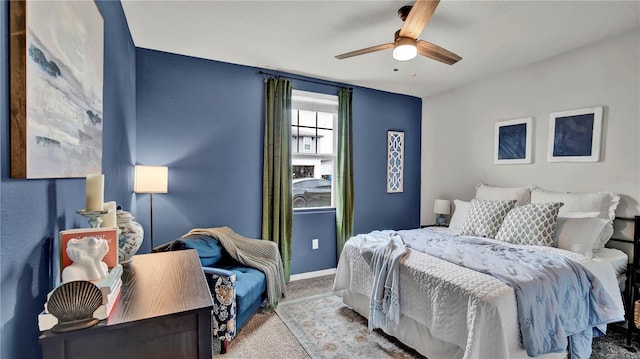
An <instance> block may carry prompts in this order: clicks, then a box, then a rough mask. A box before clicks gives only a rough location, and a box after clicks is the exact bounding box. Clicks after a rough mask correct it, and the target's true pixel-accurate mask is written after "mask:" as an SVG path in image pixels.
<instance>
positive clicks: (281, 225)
mask: <svg viewBox="0 0 640 359" xmlns="http://www.w3.org/2000/svg"><path fill="white" fill-rule="evenodd" d="M291 89H292V85H291V81H290V80H286V79H281V78H277V79H271V78H268V79H265V80H264V162H263V179H262V239H263V240H269V241H273V242H276V243H277V244H278V248H280V255H281V256H282V263H283V266H284V278H285V281H286V282H289V277H290V275H291V241H292V235H291V232H292V220H293V203H292V198H291V177H292V166H291Z"/></svg>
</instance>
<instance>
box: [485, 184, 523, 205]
mask: <svg viewBox="0 0 640 359" xmlns="http://www.w3.org/2000/svg"><path fill="white" fill-rule="evenodd" d="M476 199H484V200H489V201H502V200H508V199H515V200H516V206H522V205H525V204H527V203H529V201H530V199H531V188H530V187H493V186H487V185H486V184H482V183H480V184H479V185H478V186H476Z"/></svg>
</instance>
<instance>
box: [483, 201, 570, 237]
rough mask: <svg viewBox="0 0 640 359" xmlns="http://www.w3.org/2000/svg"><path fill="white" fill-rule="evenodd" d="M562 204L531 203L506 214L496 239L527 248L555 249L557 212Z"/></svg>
mask: <svg viewBox="0 0 640 359" xmlns="http://www.w3.org/2000/svg"><path fill="white" fill-rule="evenodd" d="M563 205H564V203H562V202H554V203H531V204H527V205H524V206H521V207H516V208H514V209H512V210H511V212H509V214H507V217H506V218H505V219H504V222H503V223H502V226H501V227H500V230H499V231H498V235H497V236H496V239H498V240H501V241H505V242H509V243H515V244H524V245H529V246H547V247H555V246H556V243H555V242H556V241H555V240H554V238H555V232H556V226H557V222H558V212H559V211H560V207H562V206H563Z"/></svg>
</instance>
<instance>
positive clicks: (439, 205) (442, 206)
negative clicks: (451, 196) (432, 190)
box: [433, 199, 451, 214]
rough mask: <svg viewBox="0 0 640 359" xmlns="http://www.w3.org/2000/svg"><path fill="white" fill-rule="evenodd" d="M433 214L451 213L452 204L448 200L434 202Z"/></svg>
mask: <svg viewBox="0 0 640 359" xmlns="http://www.w3.org/2000/svg"><path fill="white" fill-rule="evenodd" d="M433 213H435V214H449V213H451V202H450V201H449V200H448V199H436V200H435V201H434V202H433Z"/></svg>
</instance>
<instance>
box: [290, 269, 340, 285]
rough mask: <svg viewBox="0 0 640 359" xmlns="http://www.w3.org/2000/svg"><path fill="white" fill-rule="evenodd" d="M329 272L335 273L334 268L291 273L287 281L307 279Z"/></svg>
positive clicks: (328, 273) (329, 273)
mask: <svg viewBox="0 0 640 359" xmlns="http://www.w3.org/2000/svg"><path fill="white" fill-rule="evenodd" d="M331 274H336V268H329V269H323V270H317V271H315V272H306V273H300V274H293V275H292V276H291V277H289V281H290V282H293V281H296V280H301V279H309V278H315V277H322V276H325V275H331Z"/></svg>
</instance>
